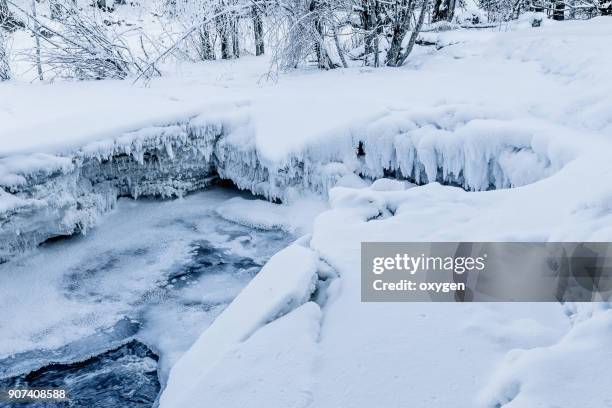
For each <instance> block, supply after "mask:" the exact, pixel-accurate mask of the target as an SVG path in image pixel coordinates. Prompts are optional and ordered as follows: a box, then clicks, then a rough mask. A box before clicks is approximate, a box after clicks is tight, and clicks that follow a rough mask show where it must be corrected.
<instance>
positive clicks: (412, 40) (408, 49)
mask: <svg viewBox="0 0 612 408" xmlns="http://www.w3.org/2000/svg"><path fill="white" fill-rule="evenodd" d="M428 5H429V0H424V1H423V5H422V6H421V13H420V14H419V20H418V21H417V24H416V26H415V27H414V29H413V30H412V34H411V35H410V41H408V45H407V46H406V50H405V51H404V53H403V54H402V56H401V58H400V60H399V62H398V64H397V66H398V67H399V66H402V65H404V62H406V59H407V58H408V56H409V55H410V53H411V52H412V49H413V48H414V43H415V42H416V40H417V37H418V36H419V33H420V32H421V27H423V21H425V12H426V11H427V6H428Z"/></svg>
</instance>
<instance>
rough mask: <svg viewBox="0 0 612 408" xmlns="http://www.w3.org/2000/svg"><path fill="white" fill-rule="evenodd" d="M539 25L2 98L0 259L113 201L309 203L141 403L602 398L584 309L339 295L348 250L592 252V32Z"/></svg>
mask: <svg viewBox="0 0 612 408" xmlns="http://www.w3.org/2000/svg"><path fill="white" fill-rule="evenodd" d="M545 23H547V24H545V25H544V26H543V27H539V28H531V27H528V28H526V27H522V26H521V27H515V28H516V29H515V30H514V29H513V30H509V31H507V32H492V31H469V32H468V31H450V32H442V33H425V34H423V35H424V36H427V37H429V38H430V39H431V40H432V41H435V42H436V43H438V44H440V45H441V46H443V47H442V48H441V49H439V50H436V49H434V47H430V48H422V49H420V50H419V52H418V53H415V54H414V57H413V58H411V62H410V63H409V64H408V65H407V66H406V67H403V68H401V69H387V68H384V69H359V68H350V69H346V70H335V71H332V72H310V71H299V72H296V73H292V74H288V75H283V76H281V77H280V78H279V80H278V83H268V82H263V83H262V82H260V81H259V79H261V75H262V74H264V73H265V68H266V61H265V60H263V59H256V58H245V59H243V60H241V61H239V62H226V63H217V62H214V63H210V64H206V65H204V64H203V65H201V66H196V67H191V66H186V67H184V70H183V72H181V74H180V75H175V76H170V77H168V78H162V79H158V80H155V81H153V82H152V84H151V87H150V88H147V89H143V88H134V87H131V86H130V85H129V84H126V83H110V84H104V87H101V86H99V85H98V84H58V85H46V86H32V85H22V84H8V85H7V84H2V85H0V95H2V98H1V100H0V115H1V116H0V119H1V123H2V124H1V125H0V139H1V140H2V141H3V144H2V146H0V156H1V158H0V186H1V187H2V189H0V227H1V230H0V238H1V239H2V241H0V242H2V244H0V258H2V257H5V258H10V257H12V256H14V255H15V254H16V253H18V252H21V251H22V250H23V248H31V247H33V246H34V245H36V244H37V243H39V242H41V241H43V240H44V239H47V238H50V237H52V236H55V235H62V234H70V233H72V232H74V231H76V230H79V229H86V228H90V227H92V226H93V225H95V224H96V222H97V220H98V217H99V216H100V214H102V213H104V212H106V211H108V210H109V209H110V208H111V207H112V206H113V205H114V202H115V200H116V198H117V196H120V195H133V196H137V195H138V196H142V195H182V194H184V193H186V192H188V191H192V190H195V189H200V188H202V187H203V186H204V185H206V183H208V180H209V178H210V177H213V176H220V177H221V178H226V179H230V180H232V181H233V182H234V183H235V184H236V185H237V186H238V187H240V188H243V189H248V190H250V191H251V192H253V193H256V194H259V195H262V196H265V197H267V198H280V199H281V200H282V201H284V202H285V203H286V204H285V205H283V206H279V205H276V204H270V203H261V202H258V204H254V203H252V202H250V201H245V202H242V201H240V200H233V201H231V202H230V203H229V204H226V205H227V206H228V209H229V212H228V214H229V215H228V216H227V218H229V219H232V220H233V221H237V222H240V223H245V224H248V225H254V226H260V227H261V226H266V225H268V226H270V225H273V226H275V227H279V226H280V227H284V228H286V229H292V228H295V227H291V226H287V224H288V223H289V221H288V220H291V219H292V216H291V215H290V214H291V211H293V212H294V214H295V213H297V212H296V210H295V209H296V208H298V207H296V206H299V205H300V204H299V200H298V198H299V197H302V196H304V195H309V194H312V193H315V194H318V195H320V196H321V197H325V199H327V200H328V201H329V206H330V209H329V210H327V211H324V212H322V214H320V215H319V216H318V217H317V218H316V220H315V221H314V224H313V225H312V226H310V227H311V228H307V230H308V229H311V230H312V234H309V235H305V236H303V237H302V238H301V239H299V240H298V241H297V242H296V243H294V244H292V245H291V246H289V247H288V248H286V249H284V250H283V251H281V252H279V253H277V254H276V255H275V256H274V257H272V259H271V260H270V262H269V263H268V264H267V265H266V266H265V267H264V268H263V269H262V271H261V272H260V273H259V274H258V275H257V276H256V278H254V279H253V280H252V281H251V283H250V284H249V285H247V286H246V288H245V289H244V291H242V292H241V293H240V295H238V297H237V298H236V300H235V301H234V302H233V303H232V304H231V305H230V306H229V307H228V308H227V309H226V311H225V312H224V313H222V314H221V315H220V316H219V317H218V318H217V319H216V320H215V321H214V322H213V323H212V325H211V326H210V327H209V328H208V329H206V330H205V331H204V332H203V333H202V334H201V335H200V337H199V339H198V340H197V341H196V342H195V343H194V345H193V346H192V347H191V348H190V349H189V350H188V351H187V352H186V353H185V354H184V355H183V356H182V358H181V359H180V360H179V361H178V362H177V363H176V364H175V365H174V366H173V367H172V369H171V371H170V376H169V381H168V384H167V387H166V388H165V390H164V391H163V394H162V396H161V399H160V406H161V407H162V408H169V407H184V406H189V407H199V406H202V407H204V406H223V407H233V406H235V407H238V406H253V407H259V406H272V407H276V406H278V407H281V406H282V407H285V406H298V407H306V406H310V407H324V408H328V407H337V406H342V407H345V406H346V407H352V406H384V407H399V406H405V405H406V404H407V403H408V402H409V403H410V404H412V406H417V407H449V406H479V405H480V406H484V407H499V406H502V405H503V406H507V407H526V408H531V407H533V406H538V405H547V406H555V405H557V406H564V407H572V408H573V407H582V406H605V404H606V403H609V401H611V400H612V394H611V391H610V390H609V389H607V388H606V387H603V386H602V385H601V381H602V378H606V376H607V374H606V373H607V371H608V367H610V365H611V364H612V354H610V351H609V350H610V348H609V346H608V344H609V340H610V338H611V336H612V310H610V309H609V308H608V306H607V305H596V306H593V305H563V306H562V305H555V304H497V305H485V304H473V305H445V304H383V303H381V304H364V303H361V302H360V291H359V289H360V286H359V282H360V280H359V259H360V257H359V244H360V242H362V241H421V240H423V241H440V240H449V241H462V240H464V241H467V240H474V241H484V240H487V241H578V240H583V241H597V240H601V241H610V240H612V212H611V211H610V210H611V208H612V184H611V183H610V177H611V175H612V161H611V160H610V153H611V152H612V140H611V139H610V137H611V132H612V113H611V111H610V109H609V107H610V106H611V105H612V80H611V79H610V77H609V72H608V71H609V60H610V56H609V55H608V54H609V52H607V48H608V47H609V44H608V43H609V38H610V36H612V24H610V23H611V21H610V18H605V17H601V18H596V19H594V20H592V21H588V22H564V23H554V22H548V21H546V22H545ZM57 95H62V96H61V97H60V96H57ZM58 98H59V99H58ZM86 98H87V99H86ZM90 99H91V100H93V101H95V102H94V103H93V104H92V105H91V106H86V105H84V104H83V101H84V100H90ZM58 100H59V103H58ZM120 101H124V102H125V103H119V102H120ZM72 106H74V107H75V109H71V108H70V107H72ZM143 106H146V107H147V109H146V110H145V109H143ZM43 107H44V108H43ZM38 109H40V110H41V111H42V112H44V113H41V115H34V114H32V112H33V111H35V110H38ZM65 112H73V113H71V114H66V113H65ZM73 114H74V116H72V115H73ZM5 141H6V142H5ZM382 177H388V178H400V179H407V180H409V181H411V182H416V183H418V184H424V185H422V186H417V187H415V186H414V185H413V184H411V183H407V182H403V181H397V180H380V181H376V182H374V183H373V184H372V180H374V179H379V178H382ZM317 208H318V209H317V211H319V210H321V211H322V210H323V208H322V207H317ZM315 212H316V211H315ZM262 214H266V215H262ZM10 262H11V261H9V262H8V263H7V265H11V263H10ZM558 384H563V385H564V386H563V387H561V388H560V387H558ZM441 388H443V389H444V390H445V391H444V392H440V389H441ZM407 393H409V395H407Z"/></svg>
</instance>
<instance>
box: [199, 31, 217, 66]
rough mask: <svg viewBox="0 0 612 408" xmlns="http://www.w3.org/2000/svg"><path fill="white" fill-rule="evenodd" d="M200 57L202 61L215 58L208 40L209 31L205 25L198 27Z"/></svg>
mask: <svg viewBox="0 0 612 408" xmlns="http://www.w3.org/2000/svg"><path fill="white" fill-rule="evenodd" d="M199 37H200V58H201V59H202V60H204V61H211V60H214V59H215V50H214V48H213V46H212V44H211V42H210V33H209V32H208V28H207V27H202V28H200V31H199Z"/></svg>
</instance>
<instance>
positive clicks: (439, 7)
mask: <svg viewBox="0 0 612 408" xmlns="http://www.w3.org/2000/svg"><path fill="white" fill-rule="evenodd" d="M454 15H455V0H436V2H435V3H434V7H433V12H432V16H431V21H432V22H434V23H435V22H438V21H451V20H452V19H453V16H454Z"/></svg>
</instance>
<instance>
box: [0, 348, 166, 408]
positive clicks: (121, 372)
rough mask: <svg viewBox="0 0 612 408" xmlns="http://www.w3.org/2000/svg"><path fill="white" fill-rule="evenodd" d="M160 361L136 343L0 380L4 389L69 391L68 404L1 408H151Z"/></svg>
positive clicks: (33, 404)
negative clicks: (69, 362) (71, 362)
mask: <svg viewBox="0 0 612 408" xmlns="http://www.w3.org/2000/svg"><path fill="white" fill-rule="evenodd" d="M157 360H158V358H157V356H156V355H155V354H154V353H153V352H152V351H151V350H150V349H149V348H148V347H147V346H146V345H144V344H142V343H140V342H138V341H136V340H132V341H130V342H129V343H127V344H124V345H122V346H120V347H119V348H117V349H114V350H110V351H107V352H104V353H102V354H100V355H97V356H95V357H92V358H89V359H87V360H85V361H82V362H78V363H73V364H51V365H48V366H46V367H43V368H41V369H38V370H35V371H32V372H30V373H28V374H25V375H21V376H18V377H13V378H9V379H6V380H0V389H11V388H20V389H23V388H61V389H65V390H67V391H68V401H62V402H23V403H10V404H9V403H0V406H1V407H3V408H4V407H12V408H15V407H24V408H25V407H28V408H34V407H36V408H42V407H58V408H59V407H61V408H64V407H96V408H123V407H126V408H127V407H130V408H140V407H142V408H145V407H150V406H152V405H153V402H154V401H155V398H156V397H157V394H158V393H159V390H160V384H159V380H158V378H157Z"/></svg>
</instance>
